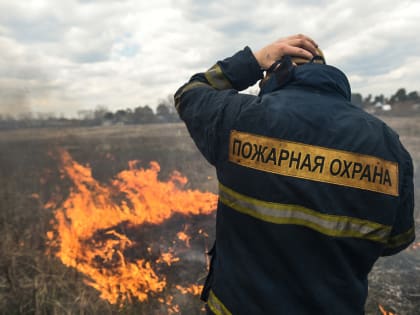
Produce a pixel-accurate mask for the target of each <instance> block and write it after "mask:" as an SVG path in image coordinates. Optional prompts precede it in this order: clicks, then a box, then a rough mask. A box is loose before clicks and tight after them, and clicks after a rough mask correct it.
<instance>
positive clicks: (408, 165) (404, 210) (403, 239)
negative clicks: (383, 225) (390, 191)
mask: <svg viewBox="0 0 420 315" xmlns="http://www.w3.org/2000/svg"><path fill="white" fill-rule="evenodd" d="M404 151H405V149H404ZM405 153H406V154H407V158H406V161H405V163H404V165H403V168H402V171H403V181H402V185H401V190H400V196H401V197H400V198H401V199H400V200H401V202H400V207H399V209H398V212H397V215H396V218H395V221H394V225H393V227H392V230H391V235H390V237H389V239H388V243H387V244H386V245H385V248H384V250H383V252H382V256H390V255H395V254H397V253H398V252H400V251H402V250H403V249H405V248H407V247H408V246H409V245H410V244H411V243H412V242H413V241H414V239H415V238H416V235H415V222H414V184H413V162H412V160H411V157H410V155H409V154H408V152H407V151H405Z"/></svg>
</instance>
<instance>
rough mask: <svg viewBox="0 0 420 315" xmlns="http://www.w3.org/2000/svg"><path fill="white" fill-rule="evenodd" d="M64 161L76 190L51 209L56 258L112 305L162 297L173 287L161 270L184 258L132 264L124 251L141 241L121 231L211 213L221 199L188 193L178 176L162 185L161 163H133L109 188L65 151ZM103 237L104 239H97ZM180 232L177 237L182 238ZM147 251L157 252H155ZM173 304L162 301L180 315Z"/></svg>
mask: <svg viewBox="0 0 420 315" xmlns="http://www.w3.org/2000/svg"><path fill="white" fill-rule="evenodd" d="M60 157H61V163H62V167H63V175H64V176H65V177H68V178H69V179H70V180H71V182H72V188H71V189H70V193H69V196H68V198H67V199H65V200H64V201H63V202H62V203H61V204H59V205H58V204H57V203H56V202H53V201H50V202H48V203H47V205H46V206H47V207H49V208H53V209H54V210H55V222H54V229H53V231H49V232H48V233H47V235H46V237H47V239H48V245H49V247H50V248H52V249H55V250H56V254H55V255H56V256H57V257H58V258H59V259H60V260H61V261H62V262H63V264H65V265H66V266H69V267H73V268H76V269H77V270H78V271H80V272H82V273H83V274H85V275H86V280H85V282H86V283H87V284H88V285H90V286H92V287H94V288H95V289H97V290H98V291H99V292H100V296H101V298H103V299H105V300H107V301H109V302H110V303H112V304H117V303H118V304H120V305H122V304H123V303H125V302H129V301H131V299H132V298H136V299H138V300H139V301H146V300H148V298H149V297H150V296H149V293H161V292H163V291H164V290H165V289H166V288H168V286H169V285H168V283H167V281H166V277H165V275H164V274H162V273H159V271H160V269H161V268H163V267H164V266H171V265H173V264H176V263H177V262H179V260H180V258H178V257H176V256H175V253H174V252H173V251H172V250H171V249H170V248H169V250H167V252H164V253H162V250H159V252H160V254H159V255H160V256H159V257H158V258H157V259H155V260H150V259H143V258H142V259H135V260H134V261H133V260H129V259H128V258H127V257H126V256H125V252H126V250H127V249H130V248H132V247H133V245H135V244H136V241H134V240H132V239H130V237H129V236H127V235H125V234H124V233H123V232H121V231H120V230H118V229H117V228H116V227H117V226H119V225H121V224H124V223H126V224H128V226H130V227H136V228H138V229H141V226H144V225H145V224H149V225H150V224H152V225H159V224H162V223H163V222H164V221H166V220H168V219H170V218H171V217H172V216H173V215H174V214H183V215H200V214H210V213H212V212H213V211H214V210H215V208H216V202H217V196H216V195H214V194H212V193H203V192H199V191H196V190H184V189H183V187H184V186H185V184H186V183H187V178H186V177H184V176H182V175H181V174H180V173H178V172H174V173H173V174H172V175H171V177H170V179H169V180H168V181H166V182H164V181H159V180H158V172H159V171H160V166H159V164H158V163H157V162H151V163H150V168H149V169H142V168H137V167H136V165H137V162H136V161H131V162H130V163H129V169H128V170H124V171H122V172H120V173H119V174H117V176H116V177H115V179H114V180H112V181H111V182H110V183H109V184H108V185H104V184H101V183H99V182H98V181H96V180H95V179H94V178H93V177H92V174H91V169H90V168H89V167H86V166H83V165H81V164H79V163H77V162H76V161H74V160H73V159H72V158H71V156H70V155H69V153H67V152H66V151H61V152H60ZM98 233H99V234H100V235H102V236H104V237H102V238H98V237H97V234H98ZM180 233H182V232H180ZM180 233H178V238H180V239H183V237H184V236H183V235H182V234H180ZM185 235H186V234H185ZM184 241H185V242H186V243H188V241H189V240H188V239H187V238H185V239H184ZM136 248H138V247H136ZM144 248H145V249H146V251H147V252H148V253H151V252H153V250H152V248H151V247H147V246H144ZM175 288H176V289H177V290H179V291H180V292H181V293H182V294H186V293H190V294H195V295H198V294H199V288H200V287H199V286H195V285H192V286H191V287H188V288H184V287H182V286H179V285H178V286H175ZM172 299H173V297H170V298H166V300H165V299H163V298H159V299H158V300H159V301H161V303H165V304H167V305H168V306H171V307H170V308H169V309H171V310H172V311H174V312H175V311H176V310H177V308H179V306H178V305H172Z"/></svg>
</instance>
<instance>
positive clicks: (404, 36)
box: [0, 0, 420, 115]
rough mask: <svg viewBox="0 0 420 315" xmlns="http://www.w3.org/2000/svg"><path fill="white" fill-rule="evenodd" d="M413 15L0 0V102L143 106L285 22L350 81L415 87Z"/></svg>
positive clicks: (295, 7) (341, 7)
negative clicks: (317, 47)
mask: <svg viewBox="0 0 420 315" xmlns="http://www.w3.org/2000/svg"><path fill="white" fill-rule="evenodd" d="M419 21H420V4H419V3H417V2H416V1H400V2H395V1H379V0H375V1H369V2H367V1H350V0H337V1H321V0H319V1H316V0H299V1H292V0H290V1H274V0H262V1H259V2H258V3H257V4H256V2H255V1H250V0H242V1H239V0H236V1H229V2H227V1H216V0H213V1H211V0H210V1H204V0H178V1H170V0H154V1H147V2H146V1H135V0H124V1H120V0H107V1H99V0H90V1H86V0H84V1H81V0H79V1H76V0H67V1H62V2H57V1H52V0H34V1H30V2H18V1H14V2H10V1H9V2H6V1H3V2H2V3H0V89H1V90H2V94H3V97H2V100H1V101H0V112H10V111H11V110H12V109H13V110H14V111H16V112H19V111H27V110H32V111H35V112H37V111H55V112H58V113H60V112H63V113H66V114H68V115H75V113H76V112H77V111H78V110H80V109H89V108H93V107H94V106H96V105H97V104H104V105H106V106H108V107H109V109H112V110H115V109H118V108H127V107H134V106H139V105H145V104H149V105H151V106H152V107H153V106H156V105H157V103H158V100H159V99H162V98H165V97H166V96H167V95H168V94H171V93H174V92H175V90H176V89H177V88H178V87H179V86H180V85H181V84H182V83H183V82H185V81H186V80H188V78H189V77H190V76H191V75H192V74H194V73H195V72H198V71H203V70H205V69H207V68H208V67H210V66H211V65H212V64H213V63H214V62H215V61H217V60H219V59H222V58H224V57H227V56H229V55H231V54H233V53H235V52H236V51H237V50H239V49H241V48H243V47H244V46H245V45H249V46H250V47H251V48H252V49H254V50H257V49H259V48H261V47H262V46H263V45H265V44H267V43H269V42H270V41H274V40H275V39H277V38H279V37H284V36H287V35H291V34H295V33H307V34H309V35H311V36H312V37H313V38H314V39H316V41H317V42H318V43H319V44H320V46H321V48H323V50H324V51H325V54H326V57H327V62H328V63H330V64H333V65H335V66H337V67H339V68H341V69H342V70H343V71H344V72H345V73H346V74H348V76H349V78H350V81H351V83H352V85H353V90H354V91H357V92H362V93H364V94H367V93H373V94H379V93H384V94H388V95H389V94H391V93H394V92H395V90H396V89H398V88H399V87H402V86H403V87H406V88H407V90H410V89H412V90H415V89H416V87H417V89H418V87H419V86H420V78H419V77H418V76H417V75H416V73H415V72H416V70H415V69H416V68H414V65H416V66H418V65H419V63H420V61H419V60H420V42H419V41H418V40H417V33H416V32H417V30H418V28H419V26H420V22H419ZM417 69H418V68H417Z"/></svg>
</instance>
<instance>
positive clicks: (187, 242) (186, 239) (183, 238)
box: [176, 231, 191, 247]
mask: <svg viewBox="0 0 420 315" xmlns="http://www.w3.org/2000/svg"><path fill="white" fill-rule="evenodd" d="M176 236H178V239H180V240H181V241H184V242H185V245H186V246H187V247H190V240H191V236H189V235H188V234H187V233H185V232H184V231H181V232H178V234H177V235H176Z"/></svg>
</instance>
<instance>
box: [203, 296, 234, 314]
mask: <svg viewBox="0 0 420 315" xmlns="http://www.w3.org/2000/svg"><path fill="white" fill-rule="evenodd" d="M207 305H208V306H209V308H210V309H211V310H212V312H213V313H214V314H216V315H232V313H231V312H230V311H229V310H228V309H227V308H226V306H224V305H223V303H222V302H220V300H219V299H218V298H217V296H216V295H215V294H214V292H213V290H210V294H209V299H208V301H207Z"/></svg>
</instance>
